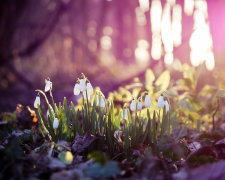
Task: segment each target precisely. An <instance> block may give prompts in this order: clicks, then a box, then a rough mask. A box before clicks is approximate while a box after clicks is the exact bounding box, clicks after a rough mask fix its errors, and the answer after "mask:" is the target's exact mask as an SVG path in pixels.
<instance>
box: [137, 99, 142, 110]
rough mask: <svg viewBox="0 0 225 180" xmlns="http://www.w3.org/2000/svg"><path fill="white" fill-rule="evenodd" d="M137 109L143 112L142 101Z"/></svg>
mask: <svg viewBox="0 0 225 180" xmlns="http://www.w3.org/2000/svg"><path fill="white" fill-rule="evenodd" d="M137 109H138V110H142V103H141V101H139V102H138V104H137Z"/></svg>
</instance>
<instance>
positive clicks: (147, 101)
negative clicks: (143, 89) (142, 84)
mask: <svg viewBox="0 0 225 180" xmlns="http://www.w3.org/2000/svg"><path fill="white" fill-rule="evenodd" d="M150 106H151V99H150V96H149V95H148V94H147V95H146V96H145V107H146V108H148V107H150Z"/></svg>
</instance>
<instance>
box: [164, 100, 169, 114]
mask: <svg viewBox="0 0 225 180" xmlns="http://www.w3.org/2000/svg"><path fill="white" fill-rule="evenodd" d="M164 106H165V107H166V112H168V111H169V110H170V105H169V103H168V101H164Z"/></svg>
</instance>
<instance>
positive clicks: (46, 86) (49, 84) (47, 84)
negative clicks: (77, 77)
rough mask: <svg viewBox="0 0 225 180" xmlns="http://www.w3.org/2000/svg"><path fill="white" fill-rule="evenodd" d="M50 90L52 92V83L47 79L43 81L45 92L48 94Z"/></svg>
mask: <svg viewBox="0 0 225 180" xmlns="http://www.w3.org/2000/svg"><path fill="white" fill-rule="evenodd" d="M50 90H52V82H51V81H50V79H49V78H48V79H46V80H45V92H48V91H50Z"/></svg>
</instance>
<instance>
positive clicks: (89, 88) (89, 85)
mask: <svg viewBox="0 0 225 180" xmlns="http://www.w3.org/2000/svg"><path fill="white" fill-rule="evenodd" d="M87 94H88V96H91V95H92V94H93V87H92V85H91V83H90V82H88V83H87Z"/></svg>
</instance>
